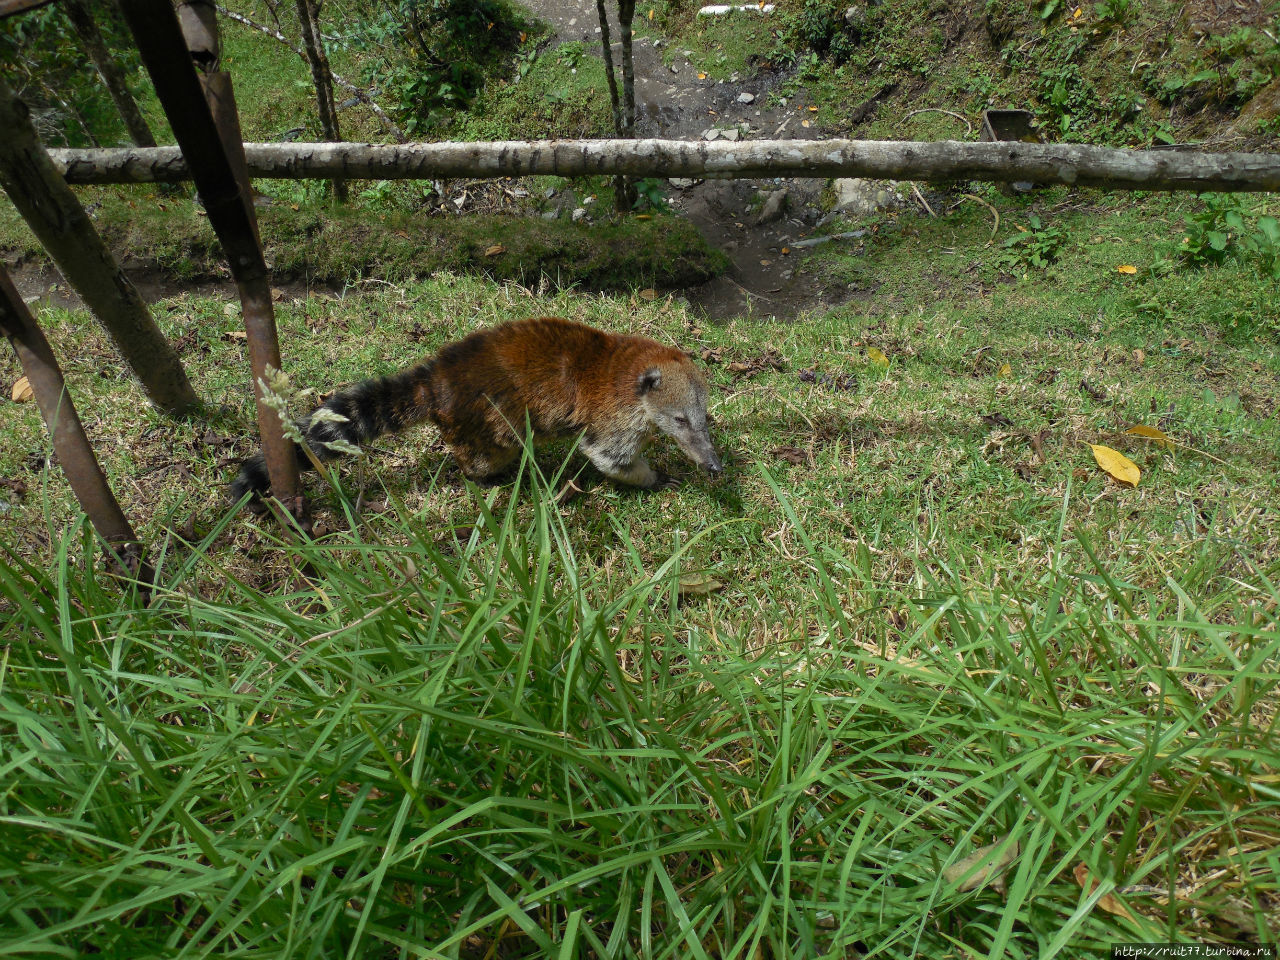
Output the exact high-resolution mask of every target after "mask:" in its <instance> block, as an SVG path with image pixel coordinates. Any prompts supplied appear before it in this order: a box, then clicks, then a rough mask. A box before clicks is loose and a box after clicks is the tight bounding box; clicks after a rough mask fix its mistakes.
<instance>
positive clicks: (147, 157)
mask: <svg viewBox="0 0 1280 960" xmlns="http://www.w3.org/2000/svg"><path fill="white" fill-rule="evenodd" d="M49 154H50V156H51V157H52V158H53V160H54V163H55V164H57V165H58V167H59V169H61V170H62V171H63V173H64V175H65V176H66V178H67V180H68V182H70V183H145V182H156V181H162V182H173V181H179V180H186V179H188V178H189V177H190V174H189V172H188V169H187V164H186V162H185V161H184V160H183V159H182V156H181V154H180V153H179V152H178V149H177V147H155V148H150V149H100V150H66V149H60V150H50V151H49ZM245 155H246V158H247V160H248V163H249V174H250V176H253V177H264V178H271V179H285V180H291V179H329V178H331V177H334V176H343V177H348V178H357V179H370V180H394V179H438V178H444V177H468V178H474V177H517V176H526V175H529V174H540V175H558V176H584V175H613V174H627V175H629V176H637V177H783V176H785V177H879V178H888V179H893V180H932V181H950V180H992V181H1017V180H1021V181H1031V182H1034V183H1045V184H1048V183H1064V184H1076V185H1079V186H1089V187H1101V188H1104V189H1113V190H1219V191H1268V190H1280V154H1275V153H1270V154H1267V153H1198V152H1193V151H1186V150H1121V149H1115V148H1112V147H1093V146H1082V145H1079V144H1062V143H1056V144H1038V143H1014V142H999V143H967V142H959V141H951V140H944V141H937V142H915V141H897V140H748V141H739V142H734V143H729V142H725V141H713V142H705V141H684V140H532V141H502V142H486V143H404V144H368V143H246V144H245Z"/></svg>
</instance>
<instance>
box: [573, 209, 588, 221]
mask: <svg viewBox="0 0 1280 960" xmlns="http://www.w3.org/2000/svg"><path fill="white" fill-rule="evenodd" d="M586 215H587V208H586V207H578V209H576V210H574V211H573V222H574V223H577V222H578V221H580V220H581V219H582V218H583V217H585V216H586Z"/></svg>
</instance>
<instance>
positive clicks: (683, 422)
mask: <svg viewBox="0 0 1280 960" xmlns="http://www.w3.org/2000/svg"><path fill="white" fill-rule="evenodd" d="M675 421H676V426H677V427H687V426H688V425H689V418H688V417H679V416H678V417H676V418H675Z"/></svg>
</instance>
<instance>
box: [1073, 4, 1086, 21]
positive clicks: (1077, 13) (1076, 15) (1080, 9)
mask: <svg viewBox="0 0 1280 960" xmlns="http://www.w3.org/2000/svg"><path fill="white" fill-rule="evenodd" d="M1082 13H1084V8H1083V7H1076V10H1075V13H1073V14H1071V19H1072V20H1079V19H1080V15H1081V14H1082Z"/></svg>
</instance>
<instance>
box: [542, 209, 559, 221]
mask: <svg viewBox="0 0 1280 960" xmlns="http://www.w3.org/2000/svg"><path fill="white" fill-rule="evenodd" d="M542 219H543V220H559V219H560V211H559V210H546V211H544V212H543V214H542Z"/></svg>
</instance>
